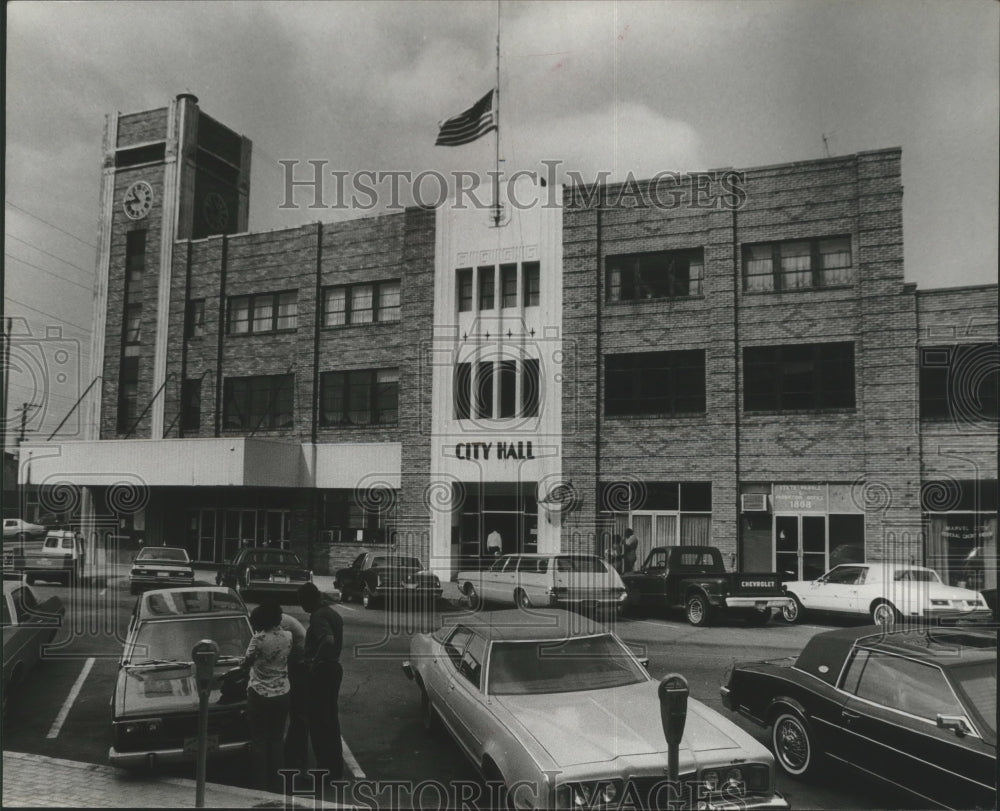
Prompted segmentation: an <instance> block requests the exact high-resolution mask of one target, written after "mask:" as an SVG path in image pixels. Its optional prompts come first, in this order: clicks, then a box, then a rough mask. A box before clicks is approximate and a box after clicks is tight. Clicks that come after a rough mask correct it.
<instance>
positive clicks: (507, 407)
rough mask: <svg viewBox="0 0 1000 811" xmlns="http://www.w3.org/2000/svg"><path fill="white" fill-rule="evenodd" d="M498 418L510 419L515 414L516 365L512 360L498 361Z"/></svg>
mask: <svg viewBox="0 0 1000 811" xmlns="http://www.w3.org/2000/svg"><path fill="white" fill-rule="evenodd" d="M499 384H500V391H499V395H500V396H499V401H500V402H499V408H500V412H499V415H498V416H499V417H500V419H502V420H504V419H512V418H513V417H514V415H515V414H516V413H517V363H516V362H515V361H512V360H502V361H500V376H499Z"/></svg>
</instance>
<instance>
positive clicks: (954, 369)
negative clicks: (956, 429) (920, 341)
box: [919, 344, 1000, 423]
mask: <svg viewBox="0 0 1000 811" xmlns="http://www.w3.org/2000/svg"><path fill="white" fill-rule="evenodd" d="M919 357H920V417H921V419H925V420H955V421H959V422H963V423H970V422H972V423H979V422H987V423H996V422H997V420H998V407H997V401H998V386H1000V348H998V345H997V344H966V345H959V346H935V347H922V348H921V350H920V355H919Z"/></svg>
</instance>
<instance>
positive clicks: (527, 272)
mask: <svg viewBox="0 0 1000 811" xmlns="http://www.w3.org/2000/svg"><path fill="white" fill-rule="evenodd" d="M522 271H523V273H524V306H525V307H537V306H538V300H539V297H540V295H541V272H540V269H539V264H538V262H525V263H524V265H523V266H522Z"/></svg>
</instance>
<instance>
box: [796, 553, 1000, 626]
mask: <svg viewBox="0 0 1000 811" xmlns="http://www.w3.org/2000/svg"><path fill="white" fill-rule="evenodd" d="M785 587H786V588H787V589H788V596H789V597H791V598H792V602H791V603H790V604H789V605H788V606H787V607H786V608H784V609H783V610H782V616H783V617H784V618H785V620H786V621H787V622H798V621H799V620H801V619H802V616H803V614H804V613H805V612H817V613H830V614H857V615H862V616H868V617H870V618H871V620H872V621H873V622H874V623H875V624H876V625H892V624H893V623H896V622H899V621H901V620H911V619H920V620H929V621H934V622H969V621H972V622H989V621H991V620H992V618H993V613H992V612H991V611H990V609H989V606H988V605H987V604H986V600H985V599H984V598H983V595H982V594H980V593H979V592H978V591H973V590H972V589H961V588H957V587H956V586H948V585H945V584H944V583H942V582H941V578H940V577H938V573H937V572H935V571H934V570H933V569H928V568H927V567H926V566H911V565H907V564H898V563H843V564H841V565H840V566H835V567H834V568H833V569H831V570H830V571H828V572H827V573H826V574H824V575H823V576H822V577H820V578H819V579H817V580H796V581H793V582H790V583H785Z"/></svg>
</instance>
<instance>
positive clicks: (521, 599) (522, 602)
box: [514, 589, 531, 608]
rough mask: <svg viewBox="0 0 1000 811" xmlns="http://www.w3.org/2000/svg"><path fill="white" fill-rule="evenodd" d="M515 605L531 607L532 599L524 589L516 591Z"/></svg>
mask: <svg viewBox="0 0 1000 811" xmlns="http://www.w3.org/2000/svg"><path fill="white" fill-rule="evenodd" d="M514 605H516V606H517V607H518V608H531V600H529V599H528V595H527V594H525V593H524V589H518V590H517V591H515V592H514Z"/></svg>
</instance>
